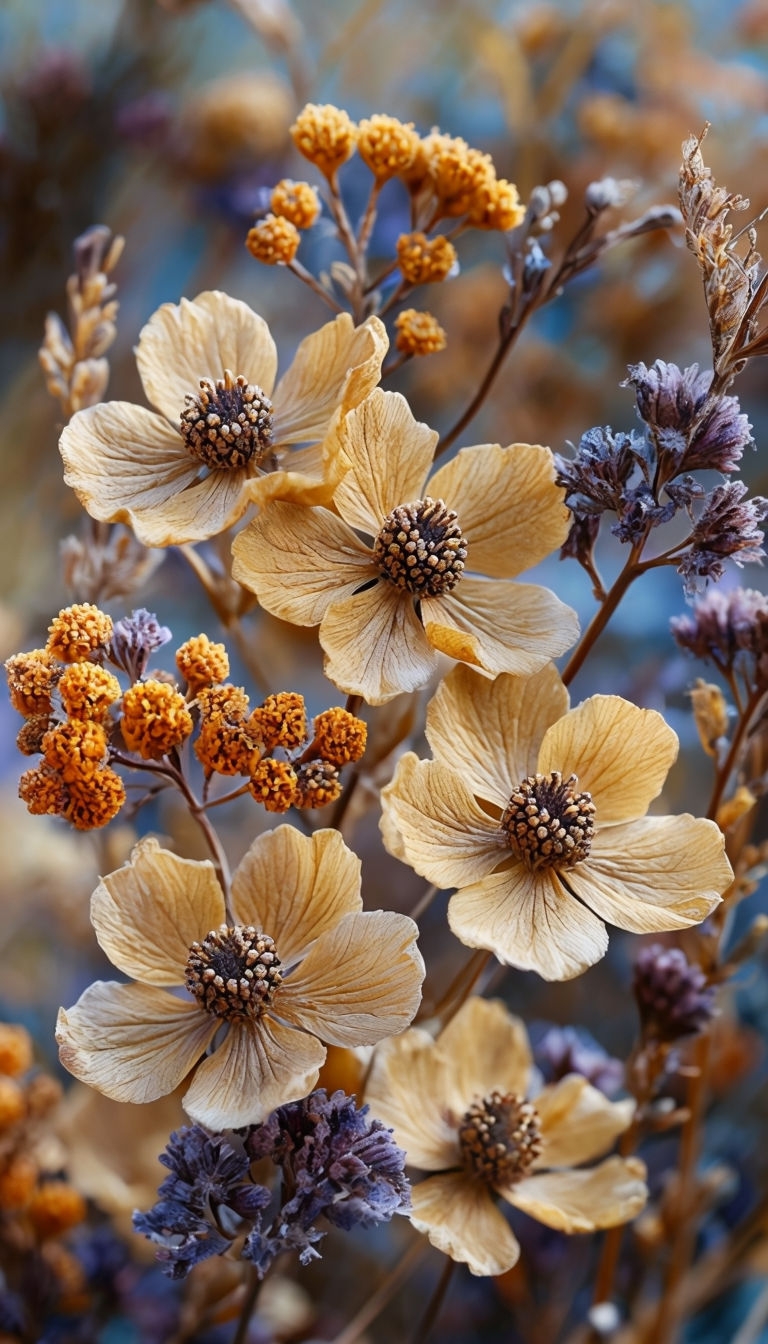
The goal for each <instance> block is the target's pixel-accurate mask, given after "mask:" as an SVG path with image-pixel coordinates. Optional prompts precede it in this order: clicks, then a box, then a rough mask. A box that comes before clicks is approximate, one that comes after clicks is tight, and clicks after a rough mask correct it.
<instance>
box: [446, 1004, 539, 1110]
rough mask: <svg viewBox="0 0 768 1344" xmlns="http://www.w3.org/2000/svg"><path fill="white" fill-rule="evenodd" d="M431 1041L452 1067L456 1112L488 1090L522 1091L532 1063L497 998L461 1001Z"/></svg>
mask: <svg viewBox="0 0 768 1344" xmlns="http://www.w3.org/2000/svg"><path fill="white" fill-rule="evenodd" d="M437 1045H438V1048H439V1051H440V1054H441V1056H443V1058H444V1059H445V1061H446V1064H447V1065H448V1066H449V1068H450V1069H451V1071H452V1078H451V1083H452V1087H453V1089H454V1092H455V1094H456V1096H457V1097H458V1098H460V1099H461V1100H460V1102H459V1105H460V1106H461V1113H462V1114H463V1113H464V1111H466V1110H468V1108H469V1107H470V1105H471V1104H472V1102H473V1101H477V1100H479V1099H480V1098H482V1097H487V1096H489V1095H490V1093H491V1092H495V1091H498V1092H514V1093H516V1095H517V1096H521V1097H524V1096H525V1095H526V1093H527V1091H528V1084H529V1081H530V1075H531V1063H532V1057H531V1048H530V1046H529V1044H528V1033H527V1032H526V1030H525V1027H524V1026H523V1023H522V1022H521V1021H520V1019H519V1018H518V1017H512V1015H511V1013H510V1012H509V1010H508V1008H507V1006H506V1004H504V1003H502V1002H501V1000H500V999H480V998H477V997H476V996H474V997H472V998H471V999H467V1001H466V1003H464V1004H462V1006H461V1008H460V1009H459V1011H458V1012H457V1013H456V1015H455V1016H454V1017H452V1018H451V1020H450V1022H449V1023H448V1025H447V1027H445V1028H444V1029H443V1030H442V1031H441V1033H440V1035H439V1037H438V1039H437Z"/></svg>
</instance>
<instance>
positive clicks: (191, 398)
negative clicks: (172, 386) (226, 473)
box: [180, 369, 272, 471]
mask: <svg viewBox="0 0 768 1344" xmlns="http://www.w3.org/2000/svg"><path fill="white" fill-rule="evenodd" d="M185 401H186V406H185V407H184V410H183V411H182V412H181V425H180V429H181V437H182V438H183V440H184V442H185V444H186V445H187V448H188V450H189V452H190V453H191V455H192V457H196V458H197V459H198V461H199V462H202V463H203V465H204V466H206V467H209V468H210V469H211V470H221V468H224V469H225V470H230V471H234V470H237V469H239V468H242V467H247V466H248V464H249V463H250V462H253V463H255V465H256V466H258V465H259V463H260V462H261V460H262V458H263V457H264V455H265V453H266V451H267V449H268V448H269V446H270V444H271V442H272V402H271V401H270V400H269V397H267V396H265V394H264V393H263V392H262V390H261V388H260V387H258V386H257V384H256V383H249V382H248V379H247V378H244V377H243V376H242V374H240V375H238V376H237V377H235V376H234V374H232V373H230V371H229V369H227V370H226V371H225V373H224V377H223V378H219V379H218V380H217V381H216V382H215V383H214V382H212V380H211V379H210V378H201V380H200V391H199V392H197V393H195V394H194V395H193V394H192V393H187V396H186V398H185Z"/></svg>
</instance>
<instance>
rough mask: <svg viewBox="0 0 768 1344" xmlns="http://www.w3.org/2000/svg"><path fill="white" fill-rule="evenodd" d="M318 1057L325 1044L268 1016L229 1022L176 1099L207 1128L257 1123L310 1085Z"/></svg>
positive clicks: (317, 1068)
mask: <svg viewBox="0 0 768 1344" xmlns="http://www.w3.org/2000/svg"><path fill="white" fill-rule="evenodd" d="M324 1059H325V1049H324V1047H323V1046H322V1045H321V1044H320V1042H319V1041H318V1040H316V1039H315V1037H314V1036H307V1035H306V1034H305V1033H304V1032H303V1031H294V1029H293V1028H292V1027H287V1026H284V1025H283V1024H282V1023H280V1022H275V1021H274V1020H273V1019H272V1018H271V1017H262V1018H260V1019H259V1021H258V1022H256V1023H248V1024H247V1025H243V1026H237V1027H230V1030H229V1033H228V1035H227V1036H226V1038H225V1039H224V1041H223V1042H222V1044H221V1045H220V1046H219V1048H218V1049H217V1050H215V1051H214V1053H213V1054H212V1055H209V1056H208V1058H207V1059H205V1060H203V1063H202V1064H201V1065H200V1067H199V1068H198V1069H197V1070H196V1072H195V1076H194V1078H193V1080H192V1084H191V1086H190V1087H189V1089H188V1091H187V1092H186V1093H185V1095H184V1096H183V1097H182V1105H183V1107H184V1110H185V1111H186V1112H187V1115H189V1116H191V1118H192V1119H193V1120H194V1121H196V1123H197V1124H198V1125H207V1126H208V1128H209V1129H215V1130H222V1129H236V1128H238V1126H240V1125H255V1124H261V1122H262V1120H265V1119H266V1117H267V1116H268V1115H269V1114H270V1112H271V1111H274V1110H275V1108H276V1107H277V1106H283V1105H284V1104H285V1103H286V1102H288V1101H297V1100H298V1099H299V1097H305V1096H306V1095H307V1093H308V1092H311V1091H312V1088H313V1087H314V1085H315V1083H316V1082H317V1076H318V1073H319V1071H320V1066H321V1064H322V1063H323V1061H324Z"/></svg>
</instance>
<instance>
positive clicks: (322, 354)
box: [274, 313, 389, 443]
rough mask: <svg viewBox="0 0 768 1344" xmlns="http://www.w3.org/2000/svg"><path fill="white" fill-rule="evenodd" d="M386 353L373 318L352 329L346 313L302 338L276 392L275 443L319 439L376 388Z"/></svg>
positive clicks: (384, 333) (384, 340)
mask: <svg viewBox="0 0 768 1344" xmlns="http://www.w3.org/2000/svg"><path fill="white" fill-rule="evenodd" d="M388 347H389V340H388V338H387V331H386V327H385V326H384V323H383V322H381V321H380V319H379V318H378V317H369V318H368V319H367V321H366V322H364V323H363V324H362V326H360V327H356V326H355V325H354V323H353V321H352V318H351V317H350V316H349V313H341V314H340V315H339V316H338V317H337V318H336V319H335V320H334V321H333V322H327V323H326V325H325V326H324V327H321V328H320V330H319V331H314V332H312V334H311V335H310V336H306V337H305V338H304V340H303V341H302V342H301V344H300V345H299V347H298V349H297V351H296V354H295V356H294V360H293V363H292V364H291V367H290V368H289V369H288V370H287V371H286V373H284V374H283V377H282V378H281V379H280V382H279V383H278V385H277V387H276V388H275V395H274V404H275V441H276V442H278V443H308V442H311V441H312V440H314V439H322V438H323V437H324V435H325V434H326V432H327V430H328V427H329V424H330V422H331V418H332V416H333V415H334V413H335V412H336V411H337V410H340V411H341V412H342V413H343V412H346V411H348V410H350V409H351V408H352V407H354V406H357V405H358V403H359V402H360V401H362V400H363V398H364V397H366V396H367V395H368V393H369V392H370V391H371V389H372V388H374V387H375V386H376V384H377V383H378V381H379V378H380V377H381V365H382V361H383V359H384V356H385V354H386V353H387V349H388Z"/></svg>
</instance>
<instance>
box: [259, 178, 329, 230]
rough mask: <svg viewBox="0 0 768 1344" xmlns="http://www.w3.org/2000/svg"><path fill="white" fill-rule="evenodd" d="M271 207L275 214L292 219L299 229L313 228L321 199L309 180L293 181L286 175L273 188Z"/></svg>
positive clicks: (270, 199)
mask: <svg viewBox="0 0 768 1344" xmlns="http://www.w3.org/2000/svg"><path fill="white" fill-rule="evenodd" d="M269 208H270V210H271V211H272V213H273V215H279V216H280V217H281V219H287V220H290V222H291V224H293V225H295V227H296V228H297V229H311V227H312V225H313V224H314V223H315V221H316V219H317V217H318V215H319V214H320V201H319V199H318V195H317V192H316V191H315V188H314V187H311V186H310V185H309V183H308V182H292V181H291V180H290V179H289V178H287V177H284V178H282V179H281V180H280V181H279V182H278V183H277V185H276V186H274V187H273V188H272V191H271V194H270V197H269Z"/></svg>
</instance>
